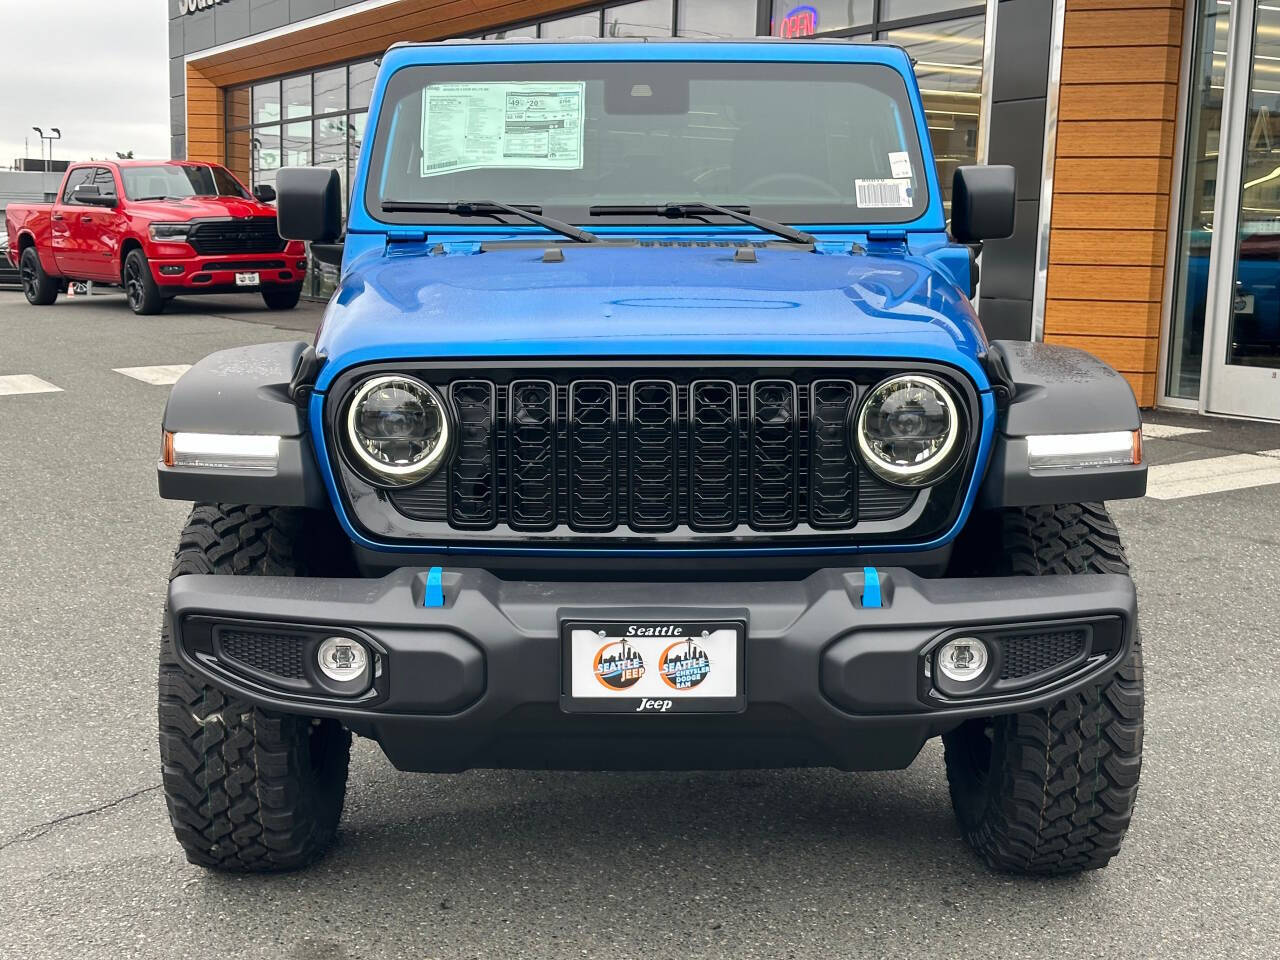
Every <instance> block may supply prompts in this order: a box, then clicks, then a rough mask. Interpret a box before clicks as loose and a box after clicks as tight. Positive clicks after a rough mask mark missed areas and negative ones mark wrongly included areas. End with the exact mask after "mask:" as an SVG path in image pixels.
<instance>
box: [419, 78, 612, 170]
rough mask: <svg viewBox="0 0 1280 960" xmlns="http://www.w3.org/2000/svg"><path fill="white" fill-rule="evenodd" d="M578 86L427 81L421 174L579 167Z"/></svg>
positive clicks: (580, 96) (582, 92)
mask: <svg viewBox="0 0 1280 960" xmlns="http://www.w3.org/2000/svg"><path fill="white" fill-rule="evenodd" d="M585 89H586V83H585V82H574V83H524V82H512V83H433V84H429V85H428V86H426V87H424V88H423V91H422V176H423V177H434V176H439V175H440V174H442V173H455V172H457V171H459V170H476V169H479V168H482V167H513V168H518V169H525V170H581V169H582V134H583V124H582V115H583V101H584V99H585Z"/></svg>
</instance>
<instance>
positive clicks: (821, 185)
mask: <svg viewBox="0 0 1280 960" xmlns="http://www.w3.org/2000/svg"><path fill="white" fill-rule="evenodd" d="M778 180H782V181H784V182H785V181H788V180H789V181H791V182H793V183H803V184H804V185H805V186H808V187H816V188H817V189H818V190H820V191H822V192H823V193H825V194H826V195H827V196H829V197H831V199H833V200H843V199H844V197H843V196H842V195H841V193H840V191H838V190H837V189H836V188H835V187H833V186H831V184H829V183H827V181H825V180H819V179H818V178H817V177H811V176H809V175H808V174H807V173H770V174H767V175H765V176H763V177H760V178H759V179H757V180H752V181H751V182H750V183H749V184H747V186H746V189H745V190H744V192H745V193H748V194H754V193H755V192H756V191H757V190H762V189H763V188H764V186H765V184H768V183H773V182H775V181H778Z"/></svg>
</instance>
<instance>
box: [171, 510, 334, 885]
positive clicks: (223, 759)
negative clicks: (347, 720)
mask: <svg viewBox="0 0 1280 960" xmlns="http://www.w3.org/2000/svg"><path fill="white" fill-rule="evenodd" d="M317 520H318V517H317V515H311V514H308V512H307V511H303V510H290V509H285V508H271V507H240V506H227V505H222V504H208V503H205V504H196V506H195V508H194V509H193V510H192V511H191V516H190V517H189V519H188V520H187V525H186V527H185V528H184V529H183V531H182V536H181V538H180V540H179V542H178V550H177V554H176V555H175V557H174V562H173V570H172V573H171V574H170V576H171V577H176V576H180V575H182V574H188V573H212V574H227V575H236V576H300V575H303V574H304V573H306V572H307V570H306V566H307V565H306V564H304V562H303V560H302V558H303V557H308V556H311V555H313V554H312V553H311V552H310V551H313V550H315V549H316V545H315V544H314V542H310V540H311V534H310V533H309V531H308V527H311V526H314V525H317ZM321 555H324V554H321ZM159 701H160V709H159V713H160V760H161V765H162V775H163V777H162V779H163V786H164V794H165V800H166V802H167V804H168V807H169V819H170V821H171V823H172V824H173V830H174V833H175V834H176V836H177V838H178V842H179V843H180V844H181V845H182V848H183V850H184V851H185V852H186V855H187V859H188V860H190V861H191V862H192V863H194V864H198V865H199V866H203V867H211V868H214V869H219V870H227V871H232V872H237V873H262V872H270V871H278V870H293V869H297V868H299V867H302V866H305V865H307V864H308V863H311V862H312V861H314V860H315V859H316V858H318V857H319V856H321V855H322V854H323V853H324V852H325V851H326V850H327V849H328V848H329V846H330V845H331V844H332V843H333V840H334V837H335V835H336V833H337V829H338V820H339V819H340V818H341V816H342V806H343V800H344V798H345V794H346V784H347V765H348V760H349V756H350V751H351V734H350V733H349V732H348V731H347V730H346V729H345V728H344V727H343V726H342V725H341V724H339V723H338V722H337V721H335V720H327V719H326V720H314V719H311V718H309V717H303V716H294V715H292V714H280V713H272V712H269V711H266V710H260V709H257V708H255V707H253V706H251V705H250V704H248V703H246V702H244V701H242V700H239V699H237V698H236V697H234V696H230V695H228V694H226V693H223V692H222V691H221V690H219V689H217V688H215V687H212V686H210V685H208V684H207V683H205V682H204V681H203V680H201V679H200V678H198V677H196V676H194V675H193V674H190V673H188V672H187V671H186V670H185V669H184V668H183V666H182V664H181V663H180V662H179V660H178V659H177V656H176V654H175V652H174V649H173V643H172V640H171V638H170V633H169V616H168V611H167V610H166V611H165V624H164V628H163V633H162V636H161V643H160V696H159Z"/></svg>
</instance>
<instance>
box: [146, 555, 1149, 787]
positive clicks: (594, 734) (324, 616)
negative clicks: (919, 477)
mask: <svg viewBox="0 0 1280 960" xmlns="http://www.w3.org/2000/svg"><path fill="white" fill-rule="evenodd" d="M427 579H428V573H427V571H426V570H421V569H410V568H405V569H400V570H397V571H395V572H393V573H391V574H388V575H387V576H385V577H383V578H381V579H376V580H360V579H349V580H342V579H325V580H321V579H302V578H299V579H291V578H279V577H223V576H205V575H187V576H181V577H177V578H176V579H174V580H173V581H172V582H171V583H170V586H169V614H168V615H169V618H170V628H171V630H172V635H173V637H174V643H175V648H176V652H177V654H178V656H179V658H180V659H181V660H182V661H183V663H184V664H185V666H186V667H187V669H189V670H191V671H192V672H194V673H196V674H199V675H201V676H203V677H204V678H205V679H206V680H207V681H208V682H210V683H211V684H213V685H214V686H216V687H219V688H222V689H224V690H227V691H230V692H232V693H234V694H236V695H237V696H239V697H241V698H243V699H245V700H247V701H249V702H251V703H254V704H256V705H258V706H260V707H263V708H265V709H271V710H280V711H288V712H295V713H303V714H306V715H311V716H327V717H336V718H338V719H341V720H342V721H343V722H344V723H346V724H347V725H348V726H349V727H351V729H353V730H354V731H355V732H357V733H359V734H362V735H364V736H368V737H372V738H374V739H376V740H378V741H379V742H380V743H381V745H382V747H383V749H384V751H385V752H386V753H387V755H388V757H389V758H390V759H391V760H392V762H393V763H395V764H396V765H397V766H398V767H400V768H401V769H414V770H439V771H450V770H462V769H466V768H469V767H514V768H566V769H660V768H684V769H689V768H704V769H705V768H723V767H743V766H748V767H755V766H800V765H813V764H822V765H831V766H835V767H839V768H841V769H848V770H853V769H895V768H900V767H904V766H906V765H907V764H909V763H910V762H911V760H912V759H913V758H914V757H915V755H916V754H917V753H918V752H919V750H920V747H921V746H922V745H923V744H924V742H925V741H926V740H927V739H929V738H930V737H932V736H936V735H938V734H940V733H943V732H945V731H946V730H948V729H951V728H952V727H954V726H956V725H957V724H959V723H960V722H961V721H963V720H965V719H967V718H970V717H976V716H989V715H993V714H999V713H1010V712H1019V711H1024V710H1029V709H1034V708H1037V707H1041V706H1045V705H1047V704H1049V703H1051V702H1053V701H1054V700H1056V699H1058V698H1060V697H1062V696H1064V695H1066V694H1068V693H1070V692H1072V691H1074V690H1077V689H1079V688H1081V687H1083V686H1086V685H1088V684H1091V683H1096V682H1098V681H1099V680H1101V679H1104V678H1105V677H1106V676H1108V675H1109V674H1110V673H1111V672H1112V671H1114V669H1115V667H1116V665H1117V663H1118V662H1120V661H1121V660H1122V659H1123V658H1124V657H1125V656H1127V654H1128V653H1129V651H1130V649H1131V647H1132V644H1133V642H1134V641H1133V636H1134V631H1135V626H1136V622H1137V607H1136V597H1135V593H1134V588H1133V582H1132V581H1131V580H1130V579H1129V578H1128V577H1126V576H1120V575H1096V576H1094V575H1090V576H1046V577H1026V578H999V579H939V580H926V579H923V578H921V577H918V576H916V575H914V574H912V573H911V572H909V571H907V570H905V569H897V568H893V569H882V570H880V571H879V572H878V579H879V582H880V593H881V605H880V606H878V607H877V606H873V605H869V604H871V603H873V596H874V594H873V593H867V592H866V591H867V582H866V580H867V577H866V575H865V574H864V571H863V569H861V568H859V569H848V570H846V569H826V570H820V571H818V572H816V573H814V574H812V575H811V576H809V577H807V578H805V579H803V580H798V581H773V582H753V583H688V582H686V583H660V584H656V583H581V582H569V583H557V582H546V583H533V582H526V581H503V580H500V579H498V578H497V577H495V576H493V575H492V574H490V573H488V572H486V571H483V570H473V569H464V570H455V571H447V572H445V573H444V575H443V595H444V603H443V605H442V606H438V607H431V606H424V595H425V593H426V590H427ZM567 620H575V621H606V620H623V621H648V620H656V621H693V620H716V621H728V620H736V621H742V622H743V623H745V624H746V636H747V639H746V646H745V669H744V675H743V682H744V686H745V697H746V707H745V709H744V710H742V711H741V712H740V713H733V714H694V713H679V712H672V713H667V714H661V715H652V714H644V715H639V716H636V715H626V714H608V715H604V714H585V715H584V714H581V713H572V714H571V713H567V712H565V711H564V710H562V709H561V696H562V693H563V690H562V683H563V681H562V668H561V663H562V638H561V624H562V623H563V622H564V621H567ZM223 631H237V632H239V633H240V634H244V633H245V632H248V633H249V634H251V635H253V634H255V631H256V633H257V634H258V635H260V636H261V637H263V638H269V642H270V643H273V644H279V645H281V646H279V651H278V652H282V653H285V654H287V653H289V651H290V650H291V649H292V648H291V647H290V645H296V648H297V649H298V650H299V651H302V652H305V654H306V656H302V655H301V653H300V654H299V656H298V657H296V658H295V659H294V661H293V662H295V663H298V664H304V665H306V669H302V668H301V667H299V668H298V669H297V670H288V669H285V668H281V667H269V669H268V670H265V671H264V670H260V669H255V668H252V667H248V666H246V665H245V663H243V662H242V661H239V660H236V659H235V658H233V657H231V656H229V655H227V654H226V649H227V648H226V647H225V646H224V645H223V644H222V642H221V641H220V640H219V639H218V638H219V637H220V636H224V635H225V634H224V633H223ZM1055 631H1057V632H1058V633H1064V632H1073V631H1078V632H1079V635H1080V637H1079V639H1080V643H1079V649H1078V650H1077V651H1076V652H1075V653H1074V654H1073V655H1072V656H1071V657H1069V658H1067V659H1060V660H1059V661H1058V662H1050V661H1049V660H1045V659H1044V656H1043V655H1041V654H1042V652H1043V650H1044V649H1048V647H1045V645H1044V642H1043V641H1044V638H1045V637H1052V636H1053V635H1055ZM960 632H963V633H965V634H970V635H977V636H980V637H983V638H984V639H988V640H989V641H990V642H991V644H992V649H993V650H997V651H998V650H1003V649H1006V647H1005V646H1004V644H1005V641H1009V642H1014V641H1016V642H1019V643H1021V642H1022V640H1021V638H1023V637H1027V638H1032V640H1029V641H1028V642H1032V641H1034V642H1035V643H1037V644H1040V646H1037V647H1035V650H1036V651H1040V652H1041V653H1037V654H1036V656H1038V657H1039V660H1037V659H1036V657H1035V656H1033V657H1031V658H1030V660H1028V659H1027V658H1026V657H1024V658H1023V660H1024V661H1026V662H1030V663H1033V664H1034V665H1036V666H1038V667H1039V668H1040V669H1039V670H1038V671H1033V672H1032V673H1031V674H1026V675H1024V676H1023V677H1022V680H1021V681H1019V680H1014V681H1013V682H1012V683H1010V682H1007V681H1004V680H1000V681H998V682H997V683H996V685H995V686H994V687H988V688H986V689H984V690H983V691H982V692H980V693H973V694H971V695H968V696H964V695H946V694H943V693H941V692H940V691H939V690H938V689H937V684H939V683H941V681H935V680H933V679H932V678H931V676H930V674H931V673H933V672H936V671H932V670H931V669H930V668H929V664H930V662H931V661H930V656H929V655H930V652H931V651H933V650H935V649H936V647H937V646H938V645H939V644H940V643H942V642H944V641H945V640H946V639H947V638H948V637H950V636H954V635H956V634H957V633H960ZM335 633H336V634H344V635H347V636H351V637H356V638H358V639H360V640H362V641H363V642H365V643H366V644H367V646H368V647H370V648H371V649H372V650H373V651H375V652H376V653H377V658H376V659H377V663H378V674H379V675H378V677H377V679H376V680H375V682H374V685H373V687H372V688H371V689H370V690H368V691H367V692H365V693H364V694H362V695H360V696H358V697H354V698H344V697H341V696H337V695H335V694H333V693H331V692H326V691H325V690H324V689H321V686H320V685H317V684H316V682H315V679H316V673H315V671H314V669H313V668H312V667H310V663H311V662H312V661H313V660H314V655H313V653H314V649H315V645H317V644H318V643H319V642H320V640H321V639H323V638H324V637H326V636H329V635H332V634H335ZM264 642H267V641H264ZM273 649H275V648H273ZM1007 649H1013V648H1012V647H1008V648H1007ZM1028 649H1031V648H1028ZM1001 656H1003V654H997V661H996V663H995V664H994V666H993V670H997V668H998V667H999V666H1000V660H999V657H1001ZM285 659H286V660H287V659H288V657H287V656H286V657H285ZM275 662H278V659H274V658H273V656H271V655H268V656H267V659H266V660H265V661H260V662H259V664H258V665H259V666H262V665H263V664H264V663H266V664H268V665H269V664H271V663H275ZM270 669H276V670H280V671H281V675H275V674H272V673H271V672H270ZM997 672H998V671H997ZM283 674H289V677H285V676H283ZM637 702H638V701H637Z"/></svg>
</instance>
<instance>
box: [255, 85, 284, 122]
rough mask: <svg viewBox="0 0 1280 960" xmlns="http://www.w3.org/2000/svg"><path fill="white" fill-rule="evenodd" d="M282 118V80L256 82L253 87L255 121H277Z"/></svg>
mask: <svg viewBox="0 0 1280 960" xmlns="http://www.w3.org/2000/svg"><path fill="white" fill-rule="evenodd" d="M279 120H280V82H279V81H278V80H273V81H272V82H271V83H259V84H255V85H254V88H253V122H254V123H276V122H278V121H279Z"/></svg>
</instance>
